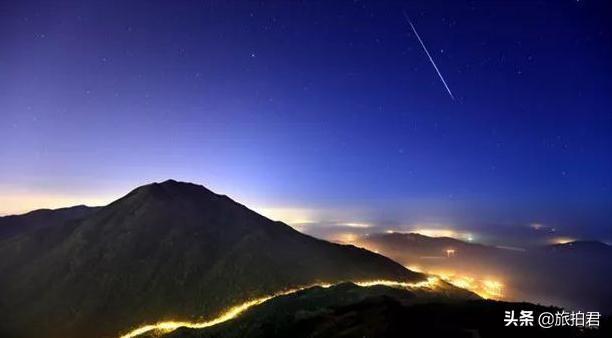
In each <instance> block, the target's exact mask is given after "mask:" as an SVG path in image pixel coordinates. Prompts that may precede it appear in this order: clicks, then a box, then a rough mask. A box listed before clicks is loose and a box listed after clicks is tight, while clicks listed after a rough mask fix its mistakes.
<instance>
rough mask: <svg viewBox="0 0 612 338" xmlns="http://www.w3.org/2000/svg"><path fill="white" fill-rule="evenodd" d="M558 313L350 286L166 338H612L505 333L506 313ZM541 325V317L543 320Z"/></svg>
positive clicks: (315, 291)
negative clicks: (527, 311) (529, 311)
mask: <svg viewBox="0 0 612 338" xmlns="http://www.w3.org/2000/svg"><path fill="white" fill-rule="evenodd" d="M509 310H514V311H515V312H516V313H520V311H522V310H531V311H534V314H535V315H536V316H537V315H538V314H539V313H541V312H543V311H550V312H553V313H554V312H555V311H556V310H557V309H553V308H546V307H543V306H538V305H533V304H527V303H507V302H496V301H486V300H473V299H469V298H461V297H444V296H440V295H439V294H435V293H432V294H426V293H425V294H423V293H415V292H412V291H406V290H398V289H393V288H388V287H385V286H377V287H370V288H361V287H358V286H356V285H354V284H350V283H347V284H342V285H338V286H335V287H332V288H328V289H323V288H312V289H308V290H304V291H302V292H299V293H298V294H292V295H287V296H282V297H278V298H276V299H273V300H270V301H269V302H267V303H264V304H262V305H260V306H258V307H255V308H252V309H250V310H248V311H247V312H245V313H244V314H243V315H242V316H240V317H238V318H236V319H234V320H231V321H229V322H226V323H223V324H220V325H217V326H213V327H209V328H206V329H187V328H179V329H177V330H175V331H174V332H171V333H168V334H166V335H164V336H163V338H213V337H214V338H243V337H249V338H285V337H291V338H319V337H325V338H335V337H338V338H339V337H342V338H353V337H354V338H362V337H368V338H405V337H466V338H467V337H484V338H486V337H491V338H500V337H517V336H519V337H551V338H552V337H555V338H560V337H585V338H586V337H609V336H610V326H609V324H610V320H609V318H606V319H602V323H601V329H600V330H586V331H580V330H579V329H577V328H570V327H558V328H550V329H543V328H540V327H539V326H538V324H537V322H535V323H534V326H531V327H505V326H504V321H503V319H504V311H509ZM536 318H537V317H536Z"/></svg>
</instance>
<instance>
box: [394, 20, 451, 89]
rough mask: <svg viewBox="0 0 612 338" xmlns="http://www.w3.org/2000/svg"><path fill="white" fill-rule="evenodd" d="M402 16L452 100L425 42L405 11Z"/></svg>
mask: <svg viewBox="0 0 612 338" xmlns="http://www.w3.org/2000/svg"><path fill="white" fill-rule="evenodd" d="M404 17H405V18H406V21H408V23H409V24H410V27H411V28H412V31H413V32H414V35H416V37H417V39H418V40H419V42H420V43H421V46H422V47H423V50H424V51H425V54H427V57H428V58H429V61H431V64H432V65H433V67H434V69H435V70H436V73H438V76H439V77H440V80H441V81H442V83H443V84H444V88H446V91H447V92H448V95H450V97H451V99H453V101H454V100H455V96H454V95H453V92H451V90H450V88H448V85H447V84H446V81H445V80H444V76H442V73H440V70H439V69H438V66H436V63H435V62H434V60H433V58H432V57H431V55H430V54H429V51H428V50H427V47H425V44H424V43H423V40H422V39H421V36H420V35H419V33H418V32H417V30H416V28H415V27H414V25H413V24H412V21H411V20H410V18H409V17H408V14H406V12H404Z"/></svg>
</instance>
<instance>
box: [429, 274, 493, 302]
mask: <svg viewBox="0 0 612 338" xmlns="http://www.w3.org/2000/svg"><path fill="white" fill-rule="evenodd" d="M433 274H435V275H437V276H438V277H440V279H442V280H444V281H445V282H448V283H450V284H452V285H454V286H456V287H459V288H462V289H466V290H469V291H472V292H473V293H475V294H477V295H479V296H480V297H482V298H485V299H502V298H503V297H504V284H502V283H501V282H500V281H498V280H494V279H478V278H474V277H471V276H466V275H458V274H456V273H454V272H448V271H441V272H434V273H433Z"/></svg>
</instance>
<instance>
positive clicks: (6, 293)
mask: <svg viewBox="0 0 612 338" xmlns="http://www.w3.org/2000/svg"><path fill="white" fill-rule="evenodd" d="M36 248H40V250H36ZM0 255H1V256H2V257H8V259H7V260H6V261H5V262H3V263H0V299H1V300H0V310H2V312H3V313H4V315H3V316H2V322H0V335H2V334H4V335H3V336H9V337H11V336H15V337H19V336H26V337H34V336H36V337H85V336H87V337H101V336H112V335H116V334H118V333H119V332H121V331H125V330H128V329H130V328H133V327H134V326H138V325H140V324H142V323H149V322H154V321H158V320H162V319H166V320H167V319H190V318H194V317H198V316H210V315H213V314H216V313H218V312H219V311H221V310H222V309H223V308H224V307H226V306H227V305H228V304H235V303H239V302H241V301H243V300H245V299H248V298H251V297H255V296H261V295H267V294H269V293H272V292H275V291H278V290H280V289H284V288H287V287H290V286H298V285H304V284H310V283H313V282H316V281H342V280H363V279H380V278H383V279H395V280H412V281H414V280H419V279H421V278H423V276H422V275H420V274H417V273H413V272H411V271H409V270H406V269H404V268H403V267H402V266H401V265H399V264H397V263H395V262H393V261H391V260H389V259H387V258H385V257H383V256H380V255H376V254H374V253H371V252H369V251H366V250H363V249H358V248H356V247H353V246H342V245H337V244H331V243H328V242H325V241H321V240H317V239H315V238H312V237H309V236H306V235H303V234H301V233H299V232H297V231H295V230H293V229H292V228H290V227H289V226H287V225H285V224H282V223H279V222H273V221H271V220H269V219H267V218H265V217H262V216H260V215H258V214H257V213H255V212H253V211H251V210H249V209H248V208H246V207H244V206H242V205H240V204H238V203H236V202H234V201H232V200H231V199H229V198H228V197H226V196H222V195H217V194H214V193H212V192H211V191H209V190H207V189H206V188H204V187H202V186H198V185H195V184H189V183H179V182H175V181H166V182H164V183H161V184H158V183H155V184H150V185H146V186H143V187H140V188H137V189H135V190H134V191H132V192H130V193H129V194H128V195H126V196H125V197H123V198H121V199H119V200H117V201H115V202H113V203H111V204H110V205H108V206H106V207H103V208H101V209H100V210H97V211H96V212H95V213H93V214H92V215H90V216H89V217H86V218H84V219H81V220H79V221H76V222H72V223H70V222H68V223H66V224H64V225H63V226H61V227H53V229H50V228H44V229H40V230H37V231H33V232H32V233H28V234H26V235H23V236H19V237H15V238H12V239H9V240H5V241H1V242H0ZM12 262H20V264H14V263H12ZM8 309H10V311H8Z"/></svg>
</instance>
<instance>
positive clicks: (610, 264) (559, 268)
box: [358, 233, 612, 314]
mask: <svg viewBox="0 0 612 338" xmlns="http://www.w3.org/2000/svg"><path fill="white" fill-rule="evenodd" d="M358 242H359V244H360V245H362V246H363V247H365V248H368V249H370V250H376V252H380V253H381V254H383V255H385V256H387V257H390V258H391V259H393V260H395V261H397V262H400V263H402V264H404V265H406V266H418V267H419V268H421V269H423V270H424V271H427V272H444V273H448V272H458V273H459V274H460V275H464V276H466V275H467V276H471V277H475V278H479V277H480V278H499V279H500V281H501V282H502V283H503V284H504V285H505V286H504V294H505V295H506V296H508V297H510V299H516V300H522V301H529V302H536V303H541V304H553V305H557V306H563V307H568V308H573V309H580V310H582V309H589V310H588V311H601V312H602V313H607V314H612V288H611V287H610V281H611V280H612V247H611V246H609V245H607V244H605V243H602V242H598V241H574V242H569V243H564V244H555V245H543V246H540V247H531V248H529V249H527V250H520V249H518V248H507V247H494V246H488V245H482V244H476V243H468V242H463V241H460V240H457V239H453V238H448V237H427V236H423V235H419V234H414V233H381V234H370V235H368V236H364V237H362V238H360V239H359V241H358ZM448 249H452V250H453V252H452V254H450V255H449V254H447V252H446V250H448ZM560 281H562V282H560Z"/></svg>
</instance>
